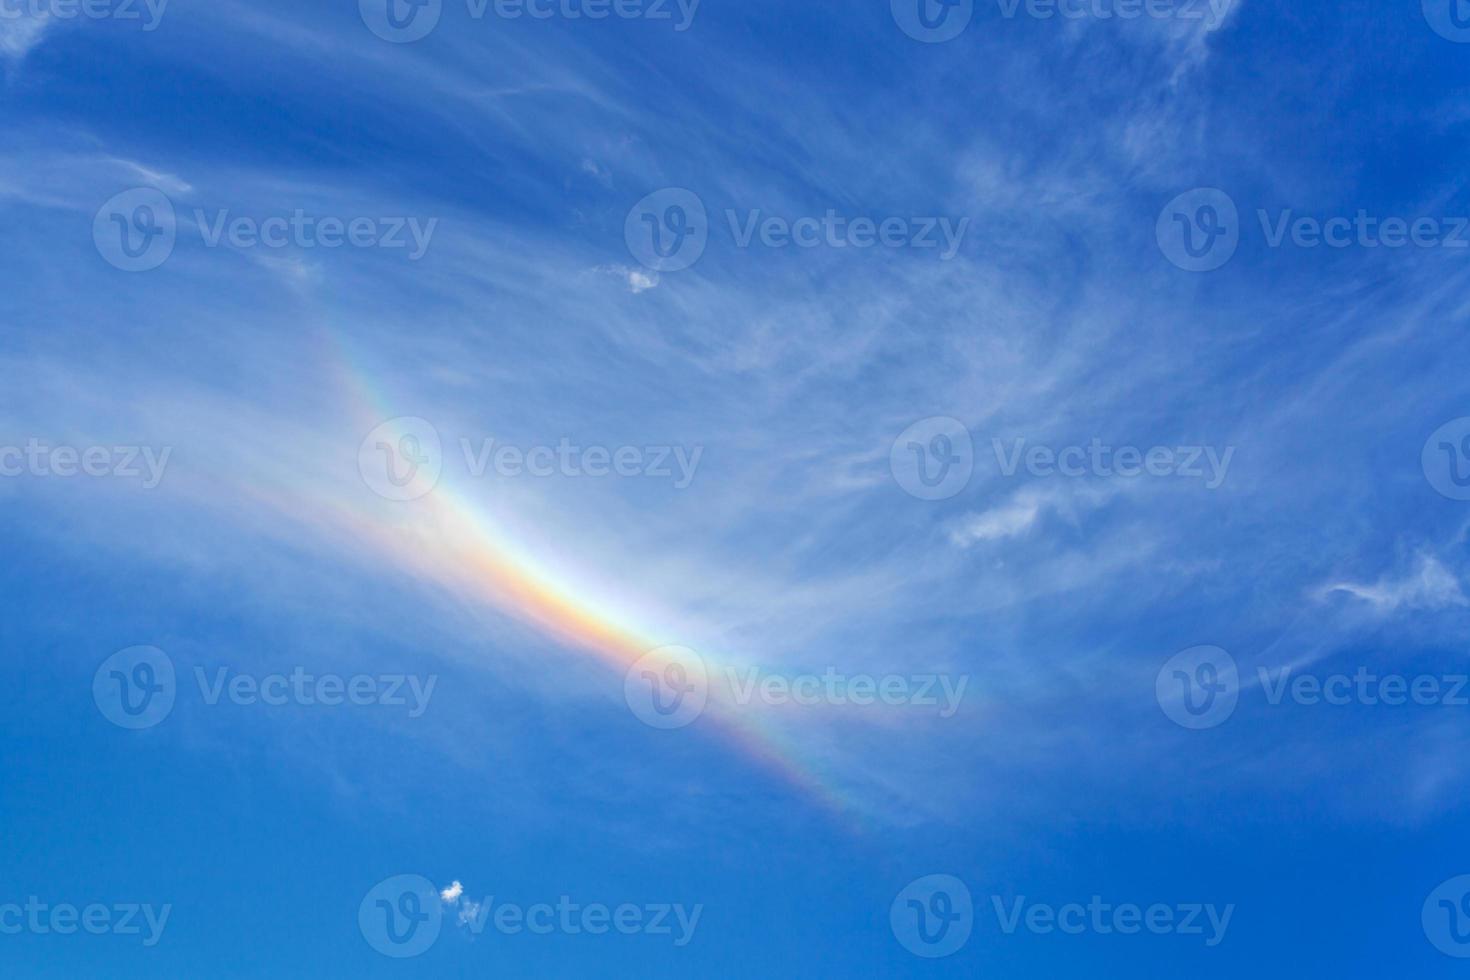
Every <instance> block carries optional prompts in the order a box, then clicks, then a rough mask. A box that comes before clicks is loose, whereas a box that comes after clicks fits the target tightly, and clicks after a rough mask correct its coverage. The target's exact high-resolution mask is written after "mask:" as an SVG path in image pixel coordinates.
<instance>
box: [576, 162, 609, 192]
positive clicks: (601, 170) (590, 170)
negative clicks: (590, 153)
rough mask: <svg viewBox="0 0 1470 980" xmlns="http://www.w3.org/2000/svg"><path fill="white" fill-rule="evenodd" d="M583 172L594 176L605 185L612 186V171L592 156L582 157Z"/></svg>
mask: <svg viewBox="0 0 1470 980" xmlns="http://www.w3.org/2000/svg"><path fill="white" fill-rule="evenodd" d="M582 173H584V174H586V175H587V176H589V177H592V178H593V179H594V180H596V181H597V182H598V183H599V184H601V185H602V186H603V187H612V171H610V170H608V169H607V168H606V167H604V166H603V165H602V164H600V163H598V162H597V161H596V160H593V159H591V158H590V157H584V158H583V159H582Z"/></svg>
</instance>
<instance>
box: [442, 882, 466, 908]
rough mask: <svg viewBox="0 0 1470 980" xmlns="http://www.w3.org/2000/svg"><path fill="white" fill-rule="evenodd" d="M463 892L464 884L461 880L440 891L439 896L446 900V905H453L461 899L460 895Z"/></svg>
mask: <svg viewBox="0 0 1470 980" xmlns="http://www.w3.org/2000/svg"><path fill="white" fill-rule="evenodd" d="M463 894H464V885H461V884H460V883H459V882H457V881H456V882H455V883H454V884H452V885H450V886H449V887H448V888H446V889H444V890H443V891H442V892H440V893H439V898H440V900H442V901H443V902H444V904H445V905H453V904H454V903H455V902H457V901H459V897H460V896H461V895H463Z"/></svg>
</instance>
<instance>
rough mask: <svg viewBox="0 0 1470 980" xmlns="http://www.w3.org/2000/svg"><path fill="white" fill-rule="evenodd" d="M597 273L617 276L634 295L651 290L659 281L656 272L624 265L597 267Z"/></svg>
mask: <svg viewBox="0 0 1470 980" xmlns="http://www.w3.org/2000/svg"><path fill="white" fill-rule="evenodd" d="M597 271H598V272H605V273H607V274H609V275H613V276H617V277H618V278H619V279H621V280H623V282H624V283H625V284H626V285H627V287H628V291H629V292H631V293H633V294H635V295H636V294H638V293H641V292H645V291H647V290H650V289H653V288H654V287H655V286H657V285H658V281H659V280H658V273H657V272H649V271H646V270H644V269H634V268H630V267H629V266H626V265H602V266H598V267H597Z"/></svg>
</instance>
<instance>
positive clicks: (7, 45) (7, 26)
mask: <svg viewBox="0 0 1470 980" xmlns="http://www.w3.org/2000/svg"><path fill="white" fill-rule="evenodd" d="M50 23H51V17H50V15H49V14H45V13H41V14H35V15H30V16H26V15H22V16H20V17H18V18H12V17H6V18H4V19H0V56H4V57H7V58H14V59H15V60H16V61H19V60H21V59H22V58H24V57H25V56H26V53H27V52H28V51H30V50H31V49H32V48H34V47H35V46H36V45H38V44H40V43H41V39H42V38H43V37H44V36H45V34H46V28H47V27H48V26H50Z"/></svg>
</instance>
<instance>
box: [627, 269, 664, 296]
mask: <svg viewBox="0 0 1470 980" xmlns="http://www.w3.org/2000/svg"><path fill="white" fill-rule="evenodd" d="M657 285H658V273H657V272H651V273H650V272H644V271H643V270H642V269H629V270H628V288H629V289H631V290H632V291H633V293H634V294H635V295H636V294H638V293H641V292H643V291H644V290H646V289H652V288H653V287H654V286H657Z"/></svg>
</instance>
